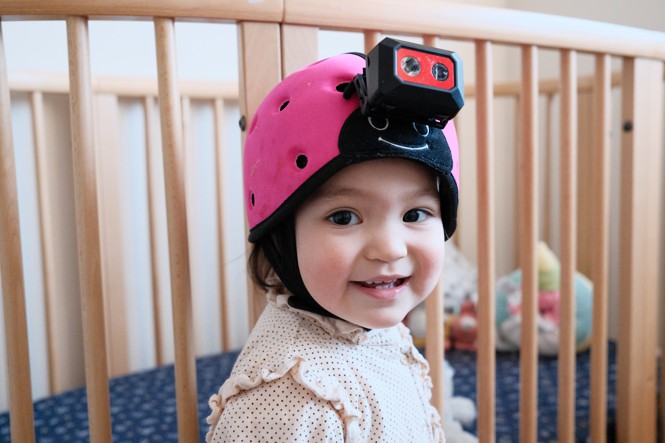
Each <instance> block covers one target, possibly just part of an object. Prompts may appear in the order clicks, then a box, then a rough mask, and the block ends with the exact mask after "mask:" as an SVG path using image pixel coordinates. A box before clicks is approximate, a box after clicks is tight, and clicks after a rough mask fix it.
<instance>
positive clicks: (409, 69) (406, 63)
mask: <svg viewBox="0 0 665 443" xmlns="http://www.w3.org/2000/svg"><path fill="white" fill-rule="evenodd" d="M402 70H403V71H404V72H405V73H406V74H407V75H410V76H411V77H415V76H416V75H418V74H420V62H419V61H418V60H416V59H415V57H411V56H410V55H409V56H406V57H404V58H403V59H402Z"/></svg>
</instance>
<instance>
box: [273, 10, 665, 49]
mask: <svg viewBox="0 0 665 443" xmlns="http://www.w3.org/2000/svg"><path fill="white" fill-rule="evenodd" d="M284 21H285V22H286V23H291V24H299V25H310V26H317V27H320V28H326V29H345V30H371V31H378V32H382V33H396V34H405V35H442V36H445V37H446V38H455V39H462V40H476V39H483V40H488V41H492V42H495V43H501V44H504V43H505V44H518V45H521V44H529V45H535V46H538V47H541V48H569V49H575V50H577V51H580V52H603V53H608V54H612V55H625V56H630V57H646V58H657V59H659V60H665V35H663V33H660V32H655V31H648V30H643V29H636V28H631V27H627V26H620V25H613V24H609V23H599V22H594V21H589V20H582V19H576V18H569V17H561V16H552V15H546V14H538V13H533V12H523V11H517V10H511V9H506V8H491V7H485V6H473V5H463V4H457V3H442V2H440V1H437V0H416V1H412V2H406V1H403V0H386V1H379V0H375V1H365V2H362V3H358V2H355V1H353V0H341V1H339V2H334V3H330V2H326V1H323V0H314V1H309V0H284Z"/></svg>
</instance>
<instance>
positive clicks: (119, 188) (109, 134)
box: [93, 94, 131, 377]
mask: <svg viewBox="0 0 665 443" xmlns="http://www.w3.org/2000/svg"><path fill="white" fill-rule="evenodd" d="M118 106H119V105H118V97H117V96H116V95H115V94H95V97H94V109H95V112H94V114H93V116H94V118H95V125H94V127H95V131H94V136H95V156H96V158H97V161H96V164H97V167H98V168H97V171H98V172H97V175H98V177H99V178H98V180H97V184H98V187H99V189H98V193H97V195H99V214H100V220H99V232H100V243H101V246H100V248H101V267H102V287H103V293H104V313H105V319H106V337H107V351H108V367H109V376H110V377H116V376H119V375H124V374H127V373H128V372H129V371H130V366H129V345H130V343H131V339H130V337H129V336H128V331H127V315H126V314H127V308H128V306H127V300H126V297H125V292H126V280H127V276H126V274H125V268H124V263H125V261H124V259H123V258H124V257H125V246H124V244H123V242H121V241H118V239H121V238H122V236H123V233H124V231H125V226H124V225H125V223H126V222H125V218H124V217H123V200H124V195H123V192H124V190H123V183H124V182H125V179H124V176H123V172H122V171H123V170H125V169H126V161H125V159H123V157H122V154H121V151H122V150H121V149H118V146H120V138H119V136H118V125H117V124H103V123H102V122H114V123H115V122H118V121H119V115H120V111H119V109H118Z"/></svg>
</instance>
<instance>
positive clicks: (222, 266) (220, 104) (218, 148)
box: [213, 98, 231, 351]
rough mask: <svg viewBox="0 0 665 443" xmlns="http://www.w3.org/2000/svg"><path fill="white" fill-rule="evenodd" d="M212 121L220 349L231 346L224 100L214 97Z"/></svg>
mask: <svg viewBox="0 0 665 443" xmlns="http://www.w3.org/2000/svg"><path fill="white" fill-rule="evenodd" d="M213 121H214V122H215V157H216V158H215V165H216V168H215V170H216V173H215V181H216V189H217V250H218V251H219V252H218V253H219V309H220V313H219V314H220V317H219V318H220V319H221V321H220V323H221V324H220V331H219V332H220V334H221V336H222V337H221V338H222V350H224V351H228V350H229V349H230V348H231V340H230V339H231V337H230V328H229V304H228V296H227V292H226V282H227V273H226V263H225V257H226V256H225V251H226V244H225V241H224V200H225V199H226V194H224V165H225V164H226V158H225V153H226V151H225V149H224V101H223V100H222V99H221V98H216V99H215V101H214V103H213Z"/></svg>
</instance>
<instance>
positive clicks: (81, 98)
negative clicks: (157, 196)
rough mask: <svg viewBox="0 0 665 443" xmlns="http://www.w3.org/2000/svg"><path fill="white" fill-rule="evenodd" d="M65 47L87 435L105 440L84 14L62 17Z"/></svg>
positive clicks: (104, 373)
mask: <svg viewBox="0 0 665 443" xmlns="http://www.w3.org/2000/svg"><path fill="white" fill-rule="evenodd" d="M67 46H68V48H69V87H70V94H69V95H70V113H71V132H72V153H73V162H74V193H75V200H76V232H77V241H78V256H79V273H80V280H81V311H82V313H83V349H84V359H85V378H86V388H87V396H88V419H89V421H90V439H91V441H92V442H110V441H111V413H110V402H109V389H108V367H107V359H106V337H105V326H104V324H105V320H104V299H103V294H102V273H101V256H100V234H99V215H98V207H97V177H96V170H95V168H96V162H95V149H94V137H93V120H92V116H93V109H92V84H91V78H90V50H89V46H88V21H87V19H86V18H83V17H67Z"/></svg>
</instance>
